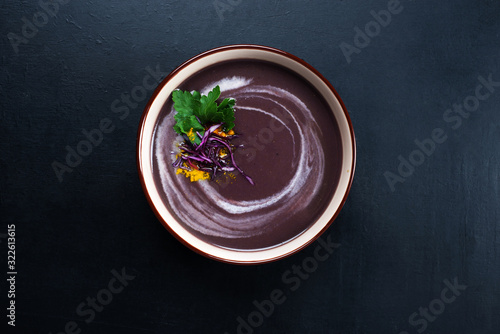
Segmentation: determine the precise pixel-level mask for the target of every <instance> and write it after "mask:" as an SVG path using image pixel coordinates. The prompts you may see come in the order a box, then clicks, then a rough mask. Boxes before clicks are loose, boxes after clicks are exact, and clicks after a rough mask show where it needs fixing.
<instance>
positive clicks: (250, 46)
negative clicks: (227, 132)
mask: <svg viewBox="0 0 500 334" xmlns="http://www.w3.org/2000/svg"><path fill="white" fill-rule="evenodd" d="M238 49H252V50H261V51H267V52H271V53H276V54H279V55H282V56H285V57H287V58H290V59H292V60H294V61H296V62H297V63H299V64H301V65H303V66H305V67H306V68H307V69H309V70H310V71H311V72H313V73H314V74H315V75H316V76H317V77H318V78H320V79H321V80H322V81H323V82H324V83H325V84H326V85H327V87H328V88H329V89H330V90H331V92H332V93H333V94H334V95H335V97H336V98H337V100H338V101H339V103H340V105H341V107H342V110H343V112H344V116H345V117H346V120H347V123H348V124H349V131H350V134H351V145H352V152H353V158H352V161H351V168H350V176H349V183H348V185H347V189H346V192H345V194H344V197H343V198H342V201H341V202H340V205H339V207H338V208H337V210H336V211H335V214H334V215H333V216H332V218H331V219H330V220H329V222H328V223H327V224H326V225H325V227H324V228H323V229H321V231H319V232H318V233H317V234H316V235H315V236H314V237H313V238H311V239H310V240H309V241H308V242H306V243H304V244H303V245H301V246H300V247H298V248H295V249H294V250H292V251H290V252H287V253H285V254H281V255H279V256H276V257H273V258H269V259H266V260H262V261H237V260H232V259H225V258H221V257H218V256H215V255H213V254H209V253H206V252H204V251H202V250H200V249H198V248H196V247H194V246H193V245H191V244H190V243H189V242H187V241H186V240H184V239H183V238H182V237H180V236H179V235H178V234H177V233H175V231H174V230H173V229H172V228H171V227H170V226H169V224H168V223H167V222H166V221H165V219H164V218H163V217H162V216H161V215H160V213H159V212H158V210H157V209H156V206H155V205H154V203H153V201H152V199H151V196H150V195H149V192H148V189H147V188H146V182H145V180H144V174H143V171H142V164H141V143H142V141H143V129H144V123H145V120H146V117H147V116H148V114H149V111H150V109H151V105H152V103H153V101H154V100H155V99H156V97H157V96H158V94H159V92H160V91H161V90H162V89H163V87H164V86H165V85H166V84H167V82H169V81H170V80H171V79H172V78H173V77H174V76H176V75H177V73H179V72H180V71H181V70H182V69H184V68H185V67H187V66H188V65H190V64H191V63H193V62H195V61H197V60H199V59H201V58H204V57H206V56H209V55H212V54H216V53H220V52H224V51H228V50H238ZM136 159H137V169H138V172H139V178H140V181H141V186H142V189H143V191H144V194H145V195H146V198H147V200H148V202H149V205H150V206H151V208H152V209H153V212H154V213H155V215H156V217H157V218H158V220H159V221H160V222H161V223H162V225H163V226H164V227H165V228H166V229H167V230H168V231H169V232H170V233H171V234H172V235H173V236H174V237H175V238H176V239H177V240H179V241H180V242H181V243H182V244H184V245H185V246H186V247H188V248H190V249H191V250H193V251H195V252H196V253H198V254H200V255H203V256H205V257H207V258H210V259H213V260H217V261H221V262H225V263H232V264H241V265H250V264H263V263H269V262H273V261H277V260H279V259H282V258H285V257H288V256H290V255H292V254H295V253H297V252H299V251H300V250H302V249H304V248H306V247H307V246H309V245H310V244H312V243H313V242H314V241H316V240H317V239H318V238H319V237H320V236H321V235H322V234H323V233H324V232H325V231H326V230H327V229H328V228H329V227H330V225H331V224H332V223H333V221H334V220H335V219H336V218H337V216H338V215H339V213H340V211H341V209H342V207H343V206H344V204H345V202H346V200H347V197H348V194H349V192H350V190H351V186H352V181H353V178H354V170H355V167H356V139H355V137H354V129H353V126H352V121H351V118H350V117H349V113H348V112H347V108H346V107H345V105H344V102H343V101H342V99H341V98H340V96H339V94H338V93H337V91H336V90H335V88H333V86H332V84H330V82H329V81H328V80H327V79H326V78H325V77H324V76H323V75H322V74H321V73H319V72H318V71H317V70H316V69H315V68H314V67H312V66H311V65H310V64H308V63H307V62H306V61H304V60H303V59H301V58H299V57H297V56H295V55H293V54H291V53H288V52H286V51H283V50H280V49H276V48H273V47H269V46H263V45H257V44H232V45H224V46H220V47H216V48H213V49H210V50H208V51H205V52H202V53H200V54H198V55H196V56H194V57H192V58H190V59H188V60H187V61H185V62H184V63H182V64H181V65H179V66H178V67H177V68H175V69H174V70H173V71H172V72H170V74H169V75H167V76H166V77H165V79H163V80H162V82H161V83H160V84H159V85H158V87H157V88H156V89H155V91H154V92H153V95H152V96H151V98H150V99H149V101H148V103H147V105H146V107H145V108H144V111H143V113H142V116H141V120H140V123H139V130H138V132H137V154H136Z"/></svg>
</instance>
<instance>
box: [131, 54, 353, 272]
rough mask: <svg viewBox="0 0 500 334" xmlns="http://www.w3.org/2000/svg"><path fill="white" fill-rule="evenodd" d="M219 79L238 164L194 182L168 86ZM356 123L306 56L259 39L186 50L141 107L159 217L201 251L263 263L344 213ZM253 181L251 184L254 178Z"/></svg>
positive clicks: (149, 181) (144, 153)
mask: <svg viewBox="0 0 500 334" xmlns="http://www.w3.org/2000/svg"><path fill="white" fill-rule="evenodd" d="M216 85H218V86H219V87H220V90H221V99H223V98H233V99H235V101H236V105H235V118H236V120H235V127H234V130H235V131H236V133H237V135H238V136H237V137H236V138H235V139H234V143H232V144H233V145H234V147H235V151H234V157H235V163H237V164H238V166H239V167H240V169H241V170H243V171H244V173H245V174H247V175H248V176H250V178H251V179H252V181H253V182H248V180H247V179H246V178H245V177H244V175H243V174H242V173H238V172H237V171H236V172H234V173H229V172H227V173H224V174H223V175H217V176H216V177H214V178H212V179H210V180H201V181H197V182H192V180H191V179H190V178H188V177H186V176H184V175H182V173H180V174H179V173H178V172H179V170H176V168H174V167H173V166H172V163H173V162H174V161H175V159H176V156H177V154H178V150H179V149H178V143H179V141H180V137H179V136H178V135H177V134H176V133H175V131H174V130H173V125H174V124H175V120H174V117H173V116H174V114H175V113H176V111H175V109H174V108H173V101H172V93H173V92H174V91H175V90H177V89H181V90H183V91H194V90H197V91H200V92H202V93H203V94H207V92H209V91H210V90H211V89H212V88H213V87H215V86H216ZM355 161H356V148H355V138H354V130H353V127H352V123H351V120H350V118H349V114H348V112H347V110H346V108H345V106H344V104H343V102H342V100H341V99H340V97H339V95H338V94H337V92H336V91H335V89H334V88H333V86H332V85H331V84H330V83H329V82H328V81H327V80H326V79H325V78H324V77H323V76H322V75H321V74H320V73H319V72H318V71H317V70H315V69H314V68H313V67H312V66H311V65H309V64H307V63H306V62H305V61H304V60H302V59H300V58H298V57H296V56H294V55H292V54H290V53H288V52H285V51H282V50H278V49H275V48H271V47H267V46H261V45H228V46H222V47H218V48H215V49H212V50H209V51H206V52H203V53H201V54H199V55H196V56H194V57H193V58H191V59H189V60H187V61H186V62H184V63H183V64H181V65H180V66H179V67H177V68H176V69H175V70H174V71H172V72H171V73H170V74H169V75H168V76H167V77H166V78H165V79H164V80H163V81H162V82H161V83H160V84H159V86H158V87H157V89H156V90H155V91H154V93H153V95H152V97H151V99H150V100H149V102H148V104H147V106H146V108H145V109H144V112H143V115H142V118H141V121H140V126H139V131H138V141H137V163H138V170H139V175H140V180H141V183H142V187H143V189H144V193H145V195H146V197H147V199H148V201H149V204H150V205H151V208H152V209H153V211H154V212H155V214H156V216H157V217H158V219H159V220H160V222H161V223H162V224H163V226H164V227H165V228H166V229H167V230H168V231H169V232H170V233H171V234H172V235H174V236H175V237H176V238H177V239H178V240H179V241H181V242H182V243H183V244H185V245H186V246H187V247H189V248H190V249H192V250H194V251H196V252H197V253H199V254H201V255H204V256H206V257H209V258H211V259H215V260H218V261H222V262H228V263H235V264H257V263H266V262H271V261H275V260H278V259H281V258H284V257H287V256H289V255H291V254H294V253H296V252H298V251H299V250H301V249H303V248H305V247H306V246H307V245H309V244H311V243H312V242H313V241H314V240H316V239H317V238H318V237H319V236H320V235H321V234H322V233H323V232H324V231H325V230H326V229H327V228H328V227H329V226H330V225H331V224H332V222H333V221H334V219H335V218H336V217H337V216H338V214H339V212H340V210H341V208H342V206H343V204H344V203H345V201H346V198H347V196H348V193H349V190H350V187H351V184H352V180H353V175H354V168H355ZM252 183H253V184H252Z"/></svg>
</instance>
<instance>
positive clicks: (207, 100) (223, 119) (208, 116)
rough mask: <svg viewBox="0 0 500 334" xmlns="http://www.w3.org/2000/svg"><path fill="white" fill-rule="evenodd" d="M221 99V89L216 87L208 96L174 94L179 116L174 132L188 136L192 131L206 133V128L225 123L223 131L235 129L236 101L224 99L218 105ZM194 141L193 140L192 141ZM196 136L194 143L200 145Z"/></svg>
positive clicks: (181, 92)
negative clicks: (218, 100)
mask: <svg viewBox="0 0 500 334" xmlns="http://www.w3.org/2000/svg"><path fill="white" fill-rule="evenodd" d="M219 97H220V87H219V86H216V87H215V88H214V89H213V90H212V91H211V92H209V93H208V95H201V94H200V92H197V91H194V92H193V93H190V92H188V91H180V90H176V91H174V92H173V93H172V100H173V101H174V109H175V110H176V111H177V114H176V115H175V116H174V118H175V121H176V122H177V123H176V124H175V125H174V130H175V132H177V133H178V134H183V133H184V134H188V133H189V131H191V129H193V131H194V132H196V131H198V132H200V133H201V134H202V133H204V130H205V128H206V127H208V126H210V125H213V124H217V123H223V130H224V131H229V130H231V129H232V128H233V127H234V120H235V117H234V109H233V107H234V104H235V100H234V99H227V98H226V99H224V100H223V101H222V102H221V103H220V104H219V105H217V102H216V101H217V99H218V98H219ZM191 140H192V139H191ZM199 141H200V139H199V138H198V137H197V136H196V137H195V140H194V142H196V143H199Z"/></svg>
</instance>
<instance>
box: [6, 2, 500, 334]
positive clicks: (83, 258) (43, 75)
mask: <svg viewBox="0 0 500 334" xmlns="http://www.w3.org/2000/svg"><path fill="white" fill-rule="evenodd" d="M46 1H48V2H50V1H49V0H46ZM61 1H62V0H61ZM62 2H63V3H64V2H67V3H65V4H59V6H58V7H59V8H58V9H57V12H56V10H55V7H54V6H52V7H50V8H48V10H49V12H50V11H52V13H53V14H55V16H49V15H48V14H46V12H45V11H44V10H43V8H42V7H41V5H40V4H39V3H38V2H36V1H17V0H16V1H14V0H6V1H3V3H2V5H1V10H0V15H1V18H0V31H1V35H2V38H1V42H0V51H1V58H0V110H1V112H0V124H1V128H0V130H1V131H0V173H1V177H0V192H1V193H0V196H1V197H0V215H1V221H2V230H1V231H0V241H1V244H0V249H1V254H2V255H1V257H2V268H3V269H2V270H3V271H5V273H6V272H7V270H8V269H7V266H6V264H7V239H6V238H5V237H6V233H7V225H8V224H15V226H16V270H17V273H18V274H17V278H16V299H15V302H16V327H15V329H14V331H13V332H16V333H50V332H52V333H54V334H55V333H59V332H63V331H64V328H65V326H66V324H67V323H69V325H68V326H69V327H71V326H72V325H71V322H72V321H74V322H75V323H76V325H75V326H78V329H75V330H74V331H73V329H71V328H70V330H69V331H68V332H72V331H73V332H75V333H79V331H81V333H145V334H146V333H220V334H223V333H224V332H227V333H229V334H232V333H237V332H238V330H237V326H238V321H237V318H238V317H241V318H243V319H247V318H248V316H249V315H252V312H253V315H254V323H255V321H257V322H258V321H259V317H258V315H257V316H256V315H255V314H256V313H255V312H256V310H257V308H256V306H255V305H254V304H253V302H254V301H259V302H260V301H262V300H264V299H269V296H270V294H271V291H273V290H275V289H279V290H281V291H283V292H284V293H285V295H286V301H285V302H284V303H283V304H281V305H275V307H274V310H273V313H272V314H271V315H270V316H266V317H264V319H263V321H260V322H262V324H260V323H259V326H257V328H252V329H251V330H248V329H246V331H245V329H240V332H241V333H246V332H251V331H253V332H254V333H287V334H288V333H396V334H399V333H401V332H405V331H406V332H408V333H417V332H419V331H420V332H425V333H499V332H500V301H499V300H500V224H499V218H500V215H499V213H500V208H499V200H500V190H499V177H500V112H499V107H498V105H499V103H500V87H496V88H492V90H493V92H491V94H490V96H489V97H488V98H487V99H485V100H484V101H480V104H479V107H478V109H477V110H476V111H474V112H472V113H471V114H470V116H469V117H468V118H463V119H462V123H461V124H460V126H458V127H457V128H456V129H453V128H452V125H458V123H455V122H452V123H449V122H448V123H447V122H446V121H445V120H444V118H443V114H444V113H445V111H446V110H447V109H449V108H452V107H453V104H461V103H463V101H464V99H466V98H467V97H468V96H473V95H474V94H475V89H476V86H478V85H479V84H480V81H479V79H478V78H479V76H482V77H484V78H486V79H487V78H488V76H489V75H491V78H492V80H493V81H497V82H498V81H500V61H499V51H500V2H499V1H496V0H447V1H424V0H420V1H416V0H415V1H410V0H401V4H400V6H402V10H401V12H400V13H398V14H397V15H396V14H393V15H392V17H391V22H390V23H389V24H388V25H387V26H386V27H382V28H381V29H380V32H379V33H378V35H376V36H374V37H373V38H371V40H370V43H369V45H368V46H366V47H364V48H360V49H359V50H358V51H359V53H353V54H352V55H351V62H350V63H348V62H347V59H346V57H345V56H344V55H343V53H342V51H341V49H340V44H341V43H342V42H345V43H348V44H350V45H354V41H353V40H354V37H355V34H356V32H355V30H354V28H355V27H360V28H361V29H363V30H364V28H365V25H366V24H367V23H369V22H370V21H373V20H374V18H373V16H372V15H371V14H370V11H372V10H374V11H376V12H378V11H380V10H386V9H387V6H388V1H387V0H377V1H339V0H334V1H298V0H295V1H279V0H276V1H249V0H243V1H238V0H233V1H232V3H233V5H229V4H228V0H221V1H220V3H226V5H227V6H230V7H226V9H228V8H230V9H231V11H230V10H229V9H228V10H226V11H225V12H223V13H222V16H219V15H218V13H217V11H216V8H215V5H214V2H213V1H165V0H161V1H160V0H152V1H122V0H110V1H67V0H66V1H62ZM40 11H41V12H42V13H44V14H43V15H45V18H46V22H45V21H44V16H43V15H42V16H40V15H39V14H38V16H37V15H35V16H36V18H37V19H38V24H39V25H40V27H39V28H37V29H38V31H37V32H34V31H33V30H29V28H25V34H26V35H27V36H29V38H26V37H24V38H26V39H25V40H24V42H26V43H21V44H19V45H18V46H17V47H18V50H17V52H16V51H15V48H14V47H13V45H12V43H11V41H10V40H9V38H8V36H10V37H11V39H12V40H13V43H14V44H16V40H15V39H14V37H13V36H14V35H12V34H10V35H9V33H13V34H16V35H17V36H19V38H23V32H22V29H23V26H24V25H26V24H27V23H26V21H29V22H33V15H34V14H36V13H38V12H40ZM23 18H25V21H23ZM237 43H254V44H263V45H268V46H272V47H276V48H279V49H283V50H285V51H288V52H290V53H292V54H295V55H297V56H298V57H300V58H303V59H304V60H306V61H307V62H308V63H310V64H311V65H313V66H314V67H315V68H317V69H318V70H319V71H320V72H321V73H322V74H323V75H324V76H325V77H326V78H327V79H328V80H329V81H330V82H331V83H332V84H333V85H334V86H335V88H336V89H337V91H338V93H339V94H340V96H341V97H342V99H343V101H344V103H345V105H346V106H347V109H348V111H349V113H350V116H351V118H352V122H353V126H354V130H355V133H356V140H357V154H358V155H357V166H356V173H355V177H354V182H353V186H352V190H351V192H350V195H349V198H348V201H347V203H346V204H345V206H344V208H343V210H342V211H341V214H340V216H339V217H338V218H337V220H336V221H335V222H334V224H333V225H332V226H331V227H330V229H329V230H328V231H327V232H326V234H325V235H324V238H325V239H326V237H327V236H330V238H331V240H332V241H334V242H335V243H338V244H340V246H339V247H338V248H337V249H336V250H335V252H334V253H333V254H332V255H331V256H330V257H329V258H328V259H327V260H326V261H325V262H321V263H320V264H319V266H318V268H317V270H315V271H314V272H312V273H310V274H309V276H308V278H307V279H303V280H301V281H300V286H299V287H298V288H297V289H296V290H295V291H292V290H291V285H290V284H287V283H285V282H284V281H283V279H282V275H283V274H285V273H286V272H287V271H288V270H291V269H292V267H293V266H294V265H295V266H299V265H301V264H302V261H304V259H306V258H308V257H309V256H312V255H313V251H314V248H315V247H316V245H317V244H318V243H315V244H313V245H312V246H310V247H308V248H307V249H306V250H304V251H302V252H300V253H298V254H296V255H293V256H291V257H290V258H287V259H285V260H281V261H279V262H276V263H271V264H266V265H259V266H249V267H244V266H234V265H228V264H223V263H218V262H215V261H212V260H209V259H206V258H204V257H202V256H200V255H197V254H195V253H194V252H192V251H190V250H189V249H187V248H186V247H184V246H183V245H182V244H181V243H179V242H178V241H177V240H176V239H174V238H173V237H172V236H171V235H170V234H169V233H168V232H167V231H166V230H165V229H164V228H163V227H162V225H161V224H160V223H159V221H158V220H157V219H156V218H155V216H154V215H153V213H152V210H151V209H150V207H149V205H148V203H147V201H146V199H145V196H144V194H143V192H142V189H141V186H140V183H139V178H138V174H137V170H136V159H135V153H136V152H135V144H136V132H137V128H138V124H139V119H140V116H141V113H142V110H143V108H144V106H145V105H146V103H147V100H148V99H149V97H150V96H151V94H152V91H151V90H148V91H147V97H144V98H143V99H142V100H140V101H139V102H138V103H137V105H136V106H135V107H130V113H129V115H128V116H127V117H125V118H124V119H120V118H119V117H118V116H119V115H118V114H116V113H113V111H112V109H111V104H112V103H113V101H114V100H116V99H121V95H122V94H126V95H130V94H131V92H132V90H133V89H134V87H137V86H141V85H142V83H143V78H144V77H145V76H146V75H147V74H148V71H147V70H146V67H150V69H152V70H155V69H156V68H158V69H159V70H160V71H161V72H163V76H165V75H166V74H167V73H168V72H170V71H171V70H173V69H174V68H175V67H176V66H178V65H179V64H180V63H182V62H183V61H185V60H187V59H189V58H190V57H192V56H194V55H196V54H198V53H200V52H202V51H205V50H208V49H210V48H213V47H217V46H221V45H226V44H237ZM481 92H482V93H488V92H489V91H488V90H486V89H483V90H482V91H481ZM470 101H473V99H472V100H470V99H469V102H470ZM106 118H109V119H110V120H111V121H112V122H113V123H112V124H113V126H114V128H113V131H112V132H110V133H107V134H105V135H104V137H103V141H102V143H100V145H98V146H97V147H93V151H92V153H91V154H89V155H88V156H87V157H84V158H83V160H82V161H81V163H80V164H79V165H78V166H77V167H75V168H73V169H72V172H71V173H69V172H66V173H64V174H63V179H62V182H60V181H59V180H58V178H57V176H56V173H55V172H54V170H53V167H52V163H53V162H54V161H58V162H61V163H64V160H65V156H66V154H67V149H66V146H70V147H72V148H76V146H77V145H78V143H79V142H80V141H81V140H83V139H85V136H84V135H83V133H82V131H83V130H88V131H90V130H92V129H94V128H97V127H98V126H99V122H100V121H101V120H102V119H106ZM457 122H458V121H457ZM435 128H441V129H442V130H443V131H444V132H445V134H446V138H447V140H446V141H445V142H444V143H441V144H437V145H436V148H435V151H434V152H433V153H432V154H431V155H430V156H425V161H424V162H423V163H422V164H421V165H420V166H418V167H416V168H415V170H414V171H413V173H412V175H409V176H408V177H404V178H403V179H404V182H399V183H397V184H395V189H394V191H392V190H391V188H390V187H389V184H388V182H387V181H386V178H385V177H384V173H385V172H387V171H389V172H392V173H395V174H397V173H398V171H397V170H398V165H399V163H400V162H399V160H398V157H399V156H400V155H401V156H402V157H403V158H405V159H409V156H410V155H411V153H412V152H413V151H414V150H415V149H417V148H418V147H417V146H416V144H415V142H414V141H415V140H420V141H422V140H424V139H426V138H430V137H431V134H432V131H433V130H434V129H435ZM122 268H125V269H124V270H125V271H126V274H127V275H131V276H135V278H133V279H132V280H130V281H129V282H128V286H126V287H125V288H124V289H123V291H122V292H121V293H117V294H115V295H113V299H112V301H111V302H110V303H109V304H108V305H106V306H104V309H103V310H102V311H101V312H96V314H95V318H94V319H93V320H92V321H90V323H86V322H85V320H86V319H88V317H89V316H88V315H87V316H81V315H78V314H77V312H76V309H77V307H78V305H79V304H80V303H82V302H85V301H86V299H87V298H88V297H91V298H92V297H93V298H95V297H96V295H97V294H98V293H99V291H101V289H106V288H107V287H108V283H109V282H110V280H111V279H112V278H113V274H112V273H111V271H112V270H116V271H118V272H121V270H122ZM3 275H5V276H2V277H5V278H6V274H3ZM5 278H4V279H2V285H1V287H2V291H1V294H2V298H1V301H2V305H1V307H0V309H2V310H4V311H2V316H1V319H2V326H6V322H7V318H6V313H7V311H6V307H7V306H8V304H7V303H8V299H7V292H6V291H7V285H6V279H5ZM455 279H456V280H457V282H458V284H459V285H461V286H463V285H465V286H467V288H466V289H465V290H463V287H462V290H461V291H459V292H458V293H459V294H460V295H458V294H457V295H455V297H456V298H455V299H454V301H453V302H451V303H449V304H443V303H442V302H439V301H437V300H439V299H441V295H442V293H443V291H444V293H445V297H446V298H448V299H449V298H451V297H452V296H453V293H452V291H451V290H445V288H446V287H447V285H446V283H445V282H446V280H448V281H449V282H451V284H453V283H454V280H455ZM430 304H431V305H432V307H433V309H434V310H436V307H437V310H438V312H437V313H438V315H437V316H435V317H434V316H432V315H431V314H430V315H428V317H429V318H428V319H427V320H425V319H426V318H425V317H424V316H422V315H419V314H418V312H419V308H421V309H420V311H422V310H423V308H428V307H429V305H430ZM440 305H445V309H444V310H441V309H439V306H440ZM424 311H425V310H424ZM4 312H5V314H3V313H4ZM414 312H417V316H415V317H414V319H413V320H414V322H413V324H412V323H410V321H409V318H410V317H411V315H412V314H413V313H414ZM422 319H424V320H422ZM431 319H432V320H431ZM247 321H248V320H247ZM415 321H418V323H417V324H415ZM424 324H425V325H426V326H424ZM6 327H7V326H6ZM424 327H425V328H424ZM10 329H12V328H10Z"/></svg>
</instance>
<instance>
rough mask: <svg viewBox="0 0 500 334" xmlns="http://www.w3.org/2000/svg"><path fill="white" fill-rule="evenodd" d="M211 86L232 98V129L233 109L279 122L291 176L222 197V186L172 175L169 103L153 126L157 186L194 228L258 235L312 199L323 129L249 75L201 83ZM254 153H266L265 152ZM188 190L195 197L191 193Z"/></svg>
mask: <svg viewBox="0 0 500 334" xmlns="http://www.w3.org/2000/svg"><path fill="white" fill-rule="evenodd" d="M216 85H219V86H220V87H221V91H222V96H223V97H231V98H234V99H235V100H236V107H235V113H236V119H237V121H236V128H235V129H236V131H237V132H238V129H239V126H240V124H239V123H238V113H259V114H260V116H265V117H268V118H269V121H270V122H271V121H274V122H277V123H278V124H279V125H280V126H282V127H284V129H285V130H286V135H287V136H290V137H291V140H290V145H292V146H293V147H292V150H293V159H292V161H290V168H291V174H292V177H291V178H290V179H289V182H288V183H287V184H286V185H285V186H284V187H282V189H280V190H279V191H277V192H275V193H274V194H272V195H269V196H265V197H262V198H257V199H255V198H253V199H249V200H235V199H232V198H228V197H226V196H225V194H224V189H220V187H218V185H217V183H215V182H213V181H200V182H193V183H191V182H189V181H188V180H187V179H186V178H185V177H183V176H181V175H176V171H175V169H174V168H173V167H172V162H173V161H174V160H175V150H176V147H175V144H173V143H172V138H173V134H172V133H173V129H172V127H173V125H174V122H175V121H174V118H173V115H174V113H175V111H174V110H173V107H172V110H170V114H168V115H167V116H166V117H164V119H163V120H162V121H161V123H159V125H158V126H157V129H156V134H155V143H154V147H155V151H156V153H155V157H156V160H157V161H156V162H157V166H158V172H159V175H160V180H161V186H162V190H163V192H164V194H165V196H166V199H167V201H168V207H169V210H171V211H172V213H173V214H175V216H177V217H178V219H179V221H180V222H182V223H183V224H185V225H186V226H189V227H190V228H191V229H193V230H195V231H198V232H199V233H202V234H204V235H209V236H214V237H219V238H230V239H234V238H248V237H253V236H257V235H259V234H261V233H264V232H265V231H266V230H267V229H269V228H272V227H273V226H274V225H276V224H277V223H282V222H277V219H280V220H283V217H287V216H293V215H294V214H296V213H298V212H300V211H302V210H304V209H305V208H306V207H307V206H308V205H309V204H310V203H311V202H312V201H314V200H315V197H316V196H317V194H318V191H319V189H320V187H321V185H322V183H323V178H324V173H325V153H324V152H323V146H322V145H321V142H320V138H321V136H322V132H321V130H320V127H319V126H318V124H316V121H315V120H314V117H313V115H312V113H311V111H310V110H309V109H308V107H307V105H306V103H304V101H302V100H300V99H299V98H298V97H297V96H295V95H293V94H292V93H290V92H289V91H287V90H285V89H282V88H280V87H275V86H272V85H256V84H253V83H252V79H250V78H244V77H227V78H224V79H222V80H219V81H217V82H214V83H212V84H210V85H209V86H207V87H204V88H203V89H202V92H205V91H208V90H211V89H212V88H213V87H214V86H216ZM258 100H262V101H265V102H266V105H270V104H272V105H273V107H272V108H271V109H268V110H264V109H263V108H261V107H259V106H258V104H257V106H256V104H252V103H249V101H258ZM285 116H286V117H285ZM290 120H291V121H290ZM259 154H265V151H264V152H259ZM237 162H238V161H237ZM245 172H246V173H247V174H248V175H250V176H252V177H253V178H254V181H256V185H255V187H259V183H258V177H257V178H256V177H254V175H252V171H251V170H245ZM238 182H246V181H244V180H239V181H238ZM231 186H232V185H228V187H231ZM193 193H196V196H192V194H193Z"/></svg>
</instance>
